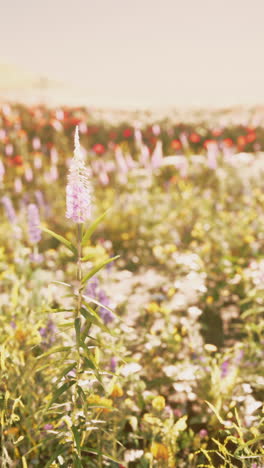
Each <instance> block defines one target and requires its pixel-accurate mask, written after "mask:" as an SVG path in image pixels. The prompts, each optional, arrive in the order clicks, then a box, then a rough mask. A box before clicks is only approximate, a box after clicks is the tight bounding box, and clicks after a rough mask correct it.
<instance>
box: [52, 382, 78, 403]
mask: <svg viewBox="0 0 264 468" xmlns="http://www.w3.org/2000/svg"><path fill="white" fill-rule="evenodd" d="M74 383H75V380H71V381H70V382H65V383H64V384H63V385H62V386H61V387H60V388H58V390H57V391H56V392H55V393H54V395H53V397H52V399H51V401H50V402H49V404H48V406H47V409H49V408H50V407H51V405H52V404H53V403H54V402H55V401H56V400H57V399H58V398H59V397H60V396H61V395H62V394H63V393H64V392H66V390H68V389H69V388H70V387H71V386H72V385H73V384H74Z"/></svg>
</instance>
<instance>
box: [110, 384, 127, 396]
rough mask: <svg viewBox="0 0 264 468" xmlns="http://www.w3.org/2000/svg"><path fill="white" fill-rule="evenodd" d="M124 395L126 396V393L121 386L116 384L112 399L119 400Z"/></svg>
mask: <svg viewBox="0 0 264 468" xmlns="http://www.w3.org/2000/svg"><path fill="white" fill-rule="evenodd" d="M123 395H124V391H123V389H122V387H121V385H119V384H115V385H114V386H113V389H112V392H111V397H112V398H119V397H122V396H123Z"/></svg>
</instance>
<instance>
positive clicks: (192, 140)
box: [190, 133, 201, 143]
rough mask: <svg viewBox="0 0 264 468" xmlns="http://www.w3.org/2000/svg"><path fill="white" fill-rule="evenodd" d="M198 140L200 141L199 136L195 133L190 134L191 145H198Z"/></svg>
mask: <svg viewBox="0 0 264 468" xmlns="http://www.w3.org/2000/svg"><path fill="white" fill-rule="evenodd" d="M200 140H201V137H200V135H198V134H197V133H191V135H190V141H191V142H192V143H199V141H200Z"/></svg>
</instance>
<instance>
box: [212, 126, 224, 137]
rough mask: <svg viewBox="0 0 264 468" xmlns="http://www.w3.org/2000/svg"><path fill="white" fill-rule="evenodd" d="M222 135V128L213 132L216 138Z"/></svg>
mask: <svg viewBox="0 0 264 468" xmlns="http://www.w3.org/2000/svg"><path fill="white" fill-rule="evenodd" d="M221 134H222V130H221V129H220V128H215V129H214V130H212V135H213V136H214V137H219V136H220V135H221Z"/></svg>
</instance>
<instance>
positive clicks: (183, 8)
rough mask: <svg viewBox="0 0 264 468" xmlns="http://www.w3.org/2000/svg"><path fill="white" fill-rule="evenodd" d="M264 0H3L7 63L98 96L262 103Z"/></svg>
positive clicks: (1, 37)
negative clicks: (71, 84) (70, 84)
mask: <svg viewBox="0 0 264 468" xmlns="http://www.w3.org/2000/svg"><path fill="white" fill-rule="evenodd" d="M263 19H264V0H250V1H248V0H217V1H216V0H0V43H1V47H0V63H11V64H17V65H19V66H20V67H21V66H23V68H24V69H26V70H30V71H34V72H37V73H41V74H42V75H46V76H49V77H51V78H55V79H59V80H62V81H66V82H70V83H74V85H76V86H77V87H79V88H85V89H86V90H87V94H88V95H89V96H91V100H92V101H93V104H94V103H97V102H98V104H99V105H102V104H105V105H107V106H109V105H110V106H111V105H115V106H117V107H125V106H126V105H130V106H131V105H134V106H141V107H142V106H155V107H156V106H169V105H172V106H175V105H179V106H192V105H202V106H218V105H220V106H226V105H236V104H264V50H263V49H264V25H263Z"/></svg>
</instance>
